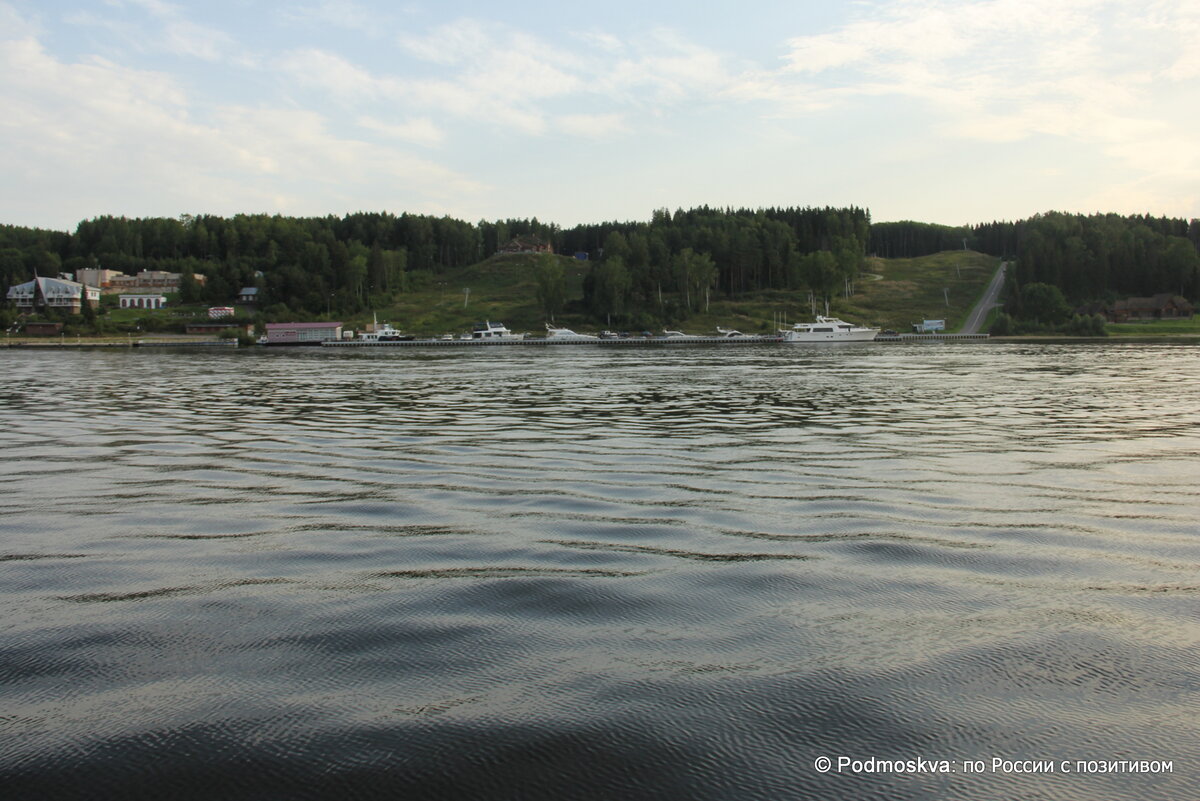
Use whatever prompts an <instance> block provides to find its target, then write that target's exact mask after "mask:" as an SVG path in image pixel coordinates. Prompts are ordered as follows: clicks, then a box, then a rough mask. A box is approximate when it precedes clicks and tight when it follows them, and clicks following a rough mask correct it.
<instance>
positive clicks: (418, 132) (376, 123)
mask: <svg viewBox="0 0 1200 801" xmlns="http://www.w3.org/2000/svg"><path fill="white" fill-rule="evenodd" d="M358 124H359V126H360V127H362V128H366V129H367V130H369V131H375V132H376V133H379V134H382V135H383V136H385V137H387V138H388V139H398V140H400V141H402V142H413V143H414V144H418V145H425V146H427V147H432V146H434V145H439V144H441V143H442V140H444V139H445V138H446V137H445V134H444V133H442V130H441V129H440V128H438V127H437V126H436V125H434V123H433V121H432V120H430V119H428V118H427V117H421V118H419V119H414V120H407V121H405V122H402V123H389V122H384V121H382V120H378V119H375V118H374V117H359V118H358Z"/></svg>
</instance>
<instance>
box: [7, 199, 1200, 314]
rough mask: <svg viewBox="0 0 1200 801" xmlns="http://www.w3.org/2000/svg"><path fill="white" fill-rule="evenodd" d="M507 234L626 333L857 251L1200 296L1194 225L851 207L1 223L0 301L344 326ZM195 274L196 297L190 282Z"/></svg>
mask: <svg viewBox="0 0 1200 801" xmlns="http://www.w3.org/2000/svg"><path fill="white" fill-rule="evenodd" d="M514 237H533V238H537V239H539V240H541V241H543V242H546V243H549V244H551V245H552V246H553V248H554V250H555V251H556V252H557V253H559V254H565V255H568V256H570V255H574V254H581V256H582V254H586V258H587V260H588V263H589V265H590V266H589V269H588V273H587V275H586V278H585V280H584V282H583V297H582V299H578V298H565V297H562V279H561V264H559V266H558V267H555V263H554V260H549V261H541V262H538V264H539V267H538V268H537V274H536V275H535V276H534V278H535V279H536V285H537V287H538V297H539V300H540V301H541V303H542V305H543V306H544V307H545V308H546V309H547V311H549V312H553V310H554V309H555V308H561V307H562V305H563V304H564V303H567V302H571V303H575V304H580V308H581V309H582V310H584V311H586V312H587V313H590V314H591V315H593V316H594V317H595V318H596V319H606V318H607V319H613V318H617V319H622V320H625V321H628V322H631V323H633V324H638V323H639V322H643V321H644V323H645V324H646V325H647V326H648V325H650V324H651V322H652V321H656V320H657V321H661V320H664V319H676V320H678V319H685V318H686V316H687V315H688V314H689V313H691V312H693V311H695V310H698V309H700V308H701V306H702V304H706V303H707V302H708V300H709V298H710V297H716V296H723V297H726V298H737V297H739V296H740V295H743V294H745V293H752V292H756V291H760V290H780V289H782V290H795V291H799V292H805V293H808V292H811V293H813V295H814V296H815V297H817V298H830V297H836V296H838V295H841V294H843V293H850V292H852V291H853V286H854V282H855V280H856V279H857V278H858V273H859V270H860V268H861V265H862V263H863V259H864V257H865V256H867V255H876V256H880V257H884V258H909V257H915V256H923V255H928V254H932V253H936V252H941V251H946V250H957V249H963V248H968V249H972V250H977V251H980V252H983V253H987V254H990V255H994V256H997V257H1000V258H1005V259H1008V260H1010V261H1015V264H1014V265H1013V267H1012V269H1011V270H1010V271H1009V276H1010V280H1009V281H1008V291H1009V297H1008V307H1009V308H1008V310H1009V312H1010V313H1012V314H1014V315H1015V316H1020V315H1021V314H1022V313H1023V312H1022V297H1023V295H1022V291H1023V287H1026V286H1028V285H1031V284H1039V285H1043V284H1044V285H1048V286H1052V287H1056V288H1057V289H1058V290H1059V291H1060V292H1061V294H1062V296H1063V298H1064V299H1065V300H1066V301H1067V302H1069V303H1072V304H1077V303H1082V302H1085V301H1090V300H1106V299H1109V300H1111V299H1113V298H1117V297H1125V296H1129V295H1152V294H1156V293H1160V292H1170V293H1175V294H1179V295H1182V296H1183V297H1185V298H1188V299H1189V300H1193V301H1194V300H1196V299H1197V298H1198V296H1200V251H1198V247H1200V221H1196V220H1191V221H1188V220H1184V219H1170V218H1155V217H1149V216H1119V215H1114V214H1105V215H1090V216H1084V215H1072V214H1062V213H1057V212H1051V213H1047V214H1039V215H1035V216H1033V217H1031V218H1029V219H1026V220H1020V221H1017V222H991V223H983V224H980V225H976V226H973V227H951V226H944V225H934V224H930V223H919V222H913V221H902V222H890V223H876V224H872V223H871V221H870V215H869V213H868V212H867V211H866V210H865V209H859V208H854V207H850V208H807V207H806V208H768V209H755V210H748V209H729V208H725V209H720V208H710V207H699V208H694V209H690V210H686V211H685V210H682V209H680V210H677V211H675V212H670V211H668V210H666V209H661V210H657V211H655V212H654V213H653V214H652V216H651V218H650V220H649V221H645V222H606V223H597V224H588V225H580V226H576V227H574V228H570V229H563V228H560V227H558V226H556V225H553V224H549V223H543V222H540V221H538V220H537V219H536V218H534V219H528V220H525V219H510V220H497V221H495V222H487V221H481V222H478V223H469V222H464V221H461V220H455V219H451V218H449V217H432V216H426V215H415V214H400V215H398V216H397V215H394V214H390V213H384V212H379V213H356V214H349V215H346V216H344V217H333V216H329V217H319V218H295V217H282V216H278V215H274V216H270V215H261V214H260V215H237V216H234V217H228V218H226V217H217V216H211V215H200V216H190V215H184V216H182V217H180V218H177V219H176V218H141V219H127V218H123V217H97V218H94V219H91V220H85V221H83V222H81V223H79V225H78V226H77V228H76V229H75V231H74V232H73V233H66V232H58V231H47V230H39V229H31V228H22V227H17V226H0V291H3V292H6V291H7V288H8V287H9V286H10V285H12V284H14V283H19V282H23V281H27V280H29V278H31V277H32V276H33V275H35V274H36V275H57V274H58V273H59V272H75V271H77V270H79V269H80V268H83V267H91V266H101V267H105V268H109V269H115V270H120V271H123V272H126V273H134V272H137V271H139V270H143V269H153V270H168V271H171V272H179V273H182V274H183V275H184V284H183V287H182V291H181V295H182V298H181V299H182V300H183V301H185V302H196V303H205V302H207V303H215V304H226V303H229V302H230V301H231V300H232V299H233V297H234V296H235V294H236V293H237V291H238V290H239V289H240V288H241V287H244V286H257V287H258V288H259V290H260V295H261V297H262V298H263V300H262V302H261V304H260V308H261V310H262V311H264V312H265V314H266V316H267V317H268V318H271V319H286V318H296V317H316V316H320V315H323V314H333V315H351V314H355V313H360V312H363V311H364V310H366V309H368V308H372V307H376V306H378V305H380V303H386V302H387V300H388V299H389V298H392V297H395V296H397V295H398V294H401V293H404V292H406V291H407V290H408V289H409V287H410V285H411V284H412V283H413V282H424V283H425V284H428V282H429V281H436V280H437V276H438V275H440V274H443V273H445V272H446V271H449V270H454V269H456V268H460V267H464V266H467V265H472V264H476V263H479V262H482V261H484V260H485V259H487V258H489V257H491V256H493V255H494V254H495V253H496V252H497V250H498V249H500V248H501V247H502V246H503V245H504V244H506V243H507V242H509V241H510V240H512V239H513V238H514ZM196 274H203V275H204V276H205V277H206V281H205V282H204V283H203V285H201V284H199V283H198V282H196V281H194V280H192V278H191V276H194V275H196Z"/></svg>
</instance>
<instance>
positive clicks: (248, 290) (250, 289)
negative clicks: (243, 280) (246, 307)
mask: <svg viewBox="0 0 1200 801" xmlns="http://www.w3.org/2000/svg"><path fill="white" fill-rule="evenodd" d="M238 294H239V295H257V294H258V287H256V286H244V287H242V288H241V290H240V291H239V292H238Z"/></svg>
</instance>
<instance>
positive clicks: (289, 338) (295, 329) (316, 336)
mask: <svg viewBox="0 0 1200 801" xmlns="http://www.w3.org/2000/svg"><path fill="white" fill-rule="evenodd" d="M341 338H342V324H341V323H267V344H268V345H320V344H321V343H322V342H327V341H329V342H335V341H337V340H339V339H341Z"/></svg>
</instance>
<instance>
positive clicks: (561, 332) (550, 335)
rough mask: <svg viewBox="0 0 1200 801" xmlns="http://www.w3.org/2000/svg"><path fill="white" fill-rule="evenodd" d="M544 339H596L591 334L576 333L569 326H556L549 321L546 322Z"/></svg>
mask: <svg viewBox="0 0 1200 801" xmlns="http://www.w3.org/2000/svg"><path fill="white" fill-rule="evenodd" d="M546 339H553V340H555V341H566V340H580V339H596V337H594V336H592V335H591V334H576V333H575V332H574V331H572V330H571V329H570V328H556V327H554V326H552V325H550V323H546Z"/></svg>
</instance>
